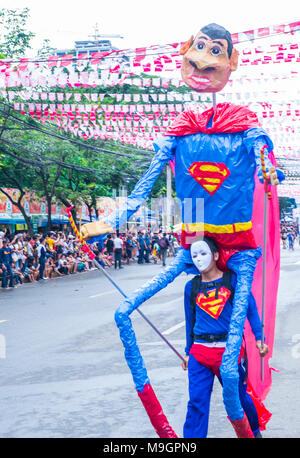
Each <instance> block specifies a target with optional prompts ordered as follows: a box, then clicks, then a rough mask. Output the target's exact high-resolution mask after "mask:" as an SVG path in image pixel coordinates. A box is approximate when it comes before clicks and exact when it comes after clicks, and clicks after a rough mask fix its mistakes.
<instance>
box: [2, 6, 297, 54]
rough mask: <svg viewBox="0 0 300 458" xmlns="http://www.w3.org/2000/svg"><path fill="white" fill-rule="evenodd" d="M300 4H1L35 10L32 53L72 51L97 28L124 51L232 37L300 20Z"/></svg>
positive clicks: (33, 15) (30, 27) (33, 13)
mask: <svg viewBox="0 0 300 458" xmlns="http://www.w3.org/2000/svg"><path fill="white" fill-rule="evenodd" d="M297 3H298V1H297V0H284V2H276V1H274V0H273V1H272V0H251V2H249V3H247V2H246V1H243V0H226V1H225V0H223V1H221V0H211V1H210V2H209V1H207V0H202V1H201V0H197V1H195V0H187V1H185V2H184V1H182V0H181V1H178V0H147V1H145V0H127V1H125V0H111V1H108V0H106V1H104V0H97V1H95V0H87V1H85V2H84V1H82V0H81V1H78V0H72V1H69V0H63V1H62V0H51V1H48V2H45V1H40V0H10V1H9V2H7V1H3V0H0V7H1V8H9V9H16V8H24V7H28V8H29V10H30V20H29V21H28V28H29V30H31V31H32V32H34V33H35V34H36V38H35V39H34V40H33V41H32V47H33V49H35V50H37V49H38V48H40V47H41V43H42V41H43V39H45V38H48V39H49V40H50V43H51V45H52V46H53V47H55V48H59V49H65V48H73V47H74V41H75V40H87V39H91V37H89V35H91V34H93V33H94V28H95V24H96V23H97V24H98V28H99V32H100V33H103V34H118V35H121V36H123V37H124V38H123V39H112V40H111V41H112V43H113V45H114V46H116V47H117V48H119V49H126V48H136V47H143V46H149V45H153V44H166V43H173V42H179V41H185V40H187V39H188V38H189V37H190V36H191V35H192V34H196V33H197V31H198V30H199V29H200V28H201V26H204V25H206V24H208V23H210V22H216V23H219V24H220V25H223V26H224V27H226V28H227V29H228V30H229V31H230V32H231V33H234V32H243V31H245V30H249V29H253V28H258V27H264V26H268V25H275V24H282V23H289V22H295V21H297V20H300V14H299V7H297Z"/></svg>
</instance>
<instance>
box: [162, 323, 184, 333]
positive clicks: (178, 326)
mask: <svg viewBox="0 0 300 458" xmlns="http://www.w3.org/2000/svg"><path fill="white" fill-rule="evenodd" d="M184 325H185V321H181V322H180V323H178V324H175V326H172V327H171V328H169V329H167V330H166V331H164V332H163V333H162V334H163V335H164V336H167V335H169V334H172V332H174V331H177V329H179V328H182V326H184Z"/></svg>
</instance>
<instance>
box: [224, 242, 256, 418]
mask: <svg viewBox="0 0 300 458" xmlns="http://www.w3.org/2000/svg"><path fill="white" fill-rule="evenodd" d="M260 256H261V249H260V248H257V249H255V250H246V251H241V252H239V253H236V254H234V255H233V256H232V257H231V258H230V259H229V261H228V262H227V266H228V268H229V269H231V270H233V271H234V272H235V273H236V274H237V283H236V287H235V293H234V300H233V310H232V316H231V321H230V328H229V333H228V339H227V343H226V349H225V352H224V355H223V358H222V364H221V367H220V373H221V377H222V381H223V402H224V405H225V408H226V411H227V414H228V416H229V419H230V420H231V421H232V422H234V421H240V420H242V419H243V418H244V411H243V408H242V406H241V402H240V397H239V372H238V358H239V354H240V349H241V345H242V337H243V330H244V323H245V319H246V316H247V309H248V302H249V295H250V292H251V286H252V282H253V275H254V271H255V268H256V261H257V259H258V258H260Z"/></svg>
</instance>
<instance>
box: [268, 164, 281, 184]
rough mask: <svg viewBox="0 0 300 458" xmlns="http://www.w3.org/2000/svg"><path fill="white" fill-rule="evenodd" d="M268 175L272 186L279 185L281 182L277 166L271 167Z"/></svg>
mask: <svg viewBox="0 0 300 458" xmlns="http://www.w3.org/2000/svg"><path fill="white" fill-rule="evenodd" d="M267 177H268V179H269V180H270V183H271V185H272V186H277V185H278V184H279V180H278V177H277V172H276V169H275V167H270V170H269V173H267Z"/></svg>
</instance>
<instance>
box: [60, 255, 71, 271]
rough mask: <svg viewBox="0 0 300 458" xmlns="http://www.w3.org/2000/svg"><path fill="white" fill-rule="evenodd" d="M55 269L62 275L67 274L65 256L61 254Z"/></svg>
mask: <svg viewBox="0 0 300 458" xmlns="http://www.w3.org/2000/svg"><path fill="white" fill-rule="evenodd" d="M57 269H58V271H59V272H60V273H61V274H63V275H68V274H69V263H68V261H67V259H66V255H64V254H62V255H61V257H60V258H59V260H58V262H57Z"/></svg>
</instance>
